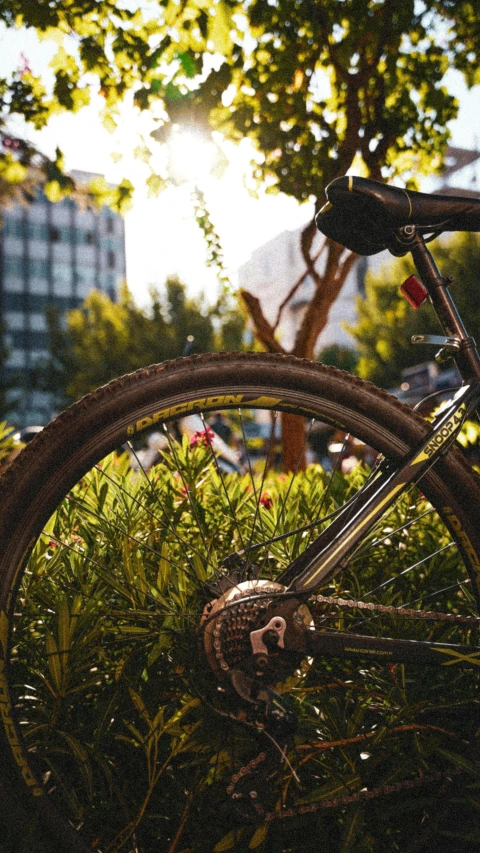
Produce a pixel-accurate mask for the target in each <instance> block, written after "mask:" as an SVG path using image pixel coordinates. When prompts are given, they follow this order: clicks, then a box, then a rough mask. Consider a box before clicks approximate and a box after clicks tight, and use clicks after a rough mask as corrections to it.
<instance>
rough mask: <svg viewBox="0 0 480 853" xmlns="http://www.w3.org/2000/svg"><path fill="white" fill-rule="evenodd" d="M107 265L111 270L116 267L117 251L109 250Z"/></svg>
mask: <svg viewBox="0 0 480 853" xmlns="http://www.w3.org/2000/svg"><path fill="white" fill-rule="evenodd" d="M107 266H108V269H109V270H114V269H115V252H112V251H109V252H107Z"/></svg>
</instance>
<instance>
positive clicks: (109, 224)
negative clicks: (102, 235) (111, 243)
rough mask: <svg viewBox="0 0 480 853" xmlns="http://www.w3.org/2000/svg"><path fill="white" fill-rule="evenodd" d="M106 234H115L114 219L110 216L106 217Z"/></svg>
mask: <svg viewBox="0 0 480 853" xmlns="http://www.w3.org/2000/svg"><path fill="white" fill-rule="evenodd" d="M107 234H115V221H114V219H113V218H112V217H111V216H109V217H108V218H107Z"/></svg>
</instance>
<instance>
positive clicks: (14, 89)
mask: <svg viewBox="0 0 480 853" xmlns="http://www.w3.org/2000/svg"><path fill="white" fill-rule="evenodd" d="M236 6H237V3H236V2H234V0H203V2H202V0H201V2H198V0H184V2H182V3H181V4H178V3H175V2H174V0H167V2H160V0H147V2H146V3H143V4H142V5H141V8H137V7H136V6H135V4H134V5H133V6H131V4H119V3H117V2H115V0H51V2H47V0H39V2H36V3H32V2H30V0H3V2H2V3H1V5H0V22H1V23H3V24H4V25H5V27H7V28H11V27H24V28H26V29H34V30H35V31H36V32H37V33H38V35H39V37H40V38H42V39H50V40H51V41H52V42H54V43H56V45H57V50H56V53H55V55H54V57H53V59H52V61H51V64H50V70H51V78H52V81H51V84H49V83H48V82H46V81H45V79H42V77H40V76H35V74H34V73H33V71H32V68H31V67H30V63H29V60H28V57H25V58H24V59H23V60H22V62H21V64H20V67H18V68H15V69H13V70H12V73H11V74H10V75H9V76H8V77H4V78H0V200H1V198H2V197H3V199H5V198H6V197H7V196H8V195H9V193H10V192H11V193H12V194H13V195H14V197H18V195H19V194H21V193H22V192H23V190H24V189H25V191H26V192H27V193H28V192H29V191H30V184H31V182H32V180H33V179H34V178H37V179H38V180H43V179H44V178H46V184H45V191H46V193H47V195H48V196H49V197H50V198H51V199H52V200H56V198H58V197H59V195H61V194H62V193H70V192H72V191H73V190H74V189H75V187H74V184H73V182H72V180H71V179H70V178H69V177H68V176H66V175H65V174H64V172H63V167H62V156H61V152H60V151H57V154H56V157H55V158H54V159H53V160H52V159H49V158H47V157H45V156H44V155H41V154H40V153H39V152H38V150H37V149H36V148H35V146H34V145H32V144H30V143H28V142H26V141H25V139H22V138H19V137H18V135H16V134H12V127H13V126H15V125H17V124H18V117H21V118H22V119H24V120H25V121H26V122H27V124H29V125H31V126H33V127H34V128H35V129H36V130H40V129H42V128H43V127H45V125H46V124H47V123H48V121H49V119H50V118H51V116H52V115H57V114H58V113H61V112H65V111H67V112H73V113H76V112H78V111H79V110H80V109H81V108H82V107H84V106H86V105H87V104H89V103H90V102H91V99H92V96H94V95H100V96H101V98H102V99H103V103H104V120H105V123H106V126H107V127H109V128H110V129H112V128H114V127H115V124H116V120H117V108H118V106H119V105H120V104H121V102H122V101H123V100H124V99H125V98H126V97H127V96H130V95H133V102H134V104H135V106H136V107H137V108H138V109H139V110H146V109H150V108H153V109H154V110H155V111H156V113H157V114H158V115H160V114H161V113H162V96H163V97H165V98H168V97H170V96H173V97H175V92H176V90H177V87H178V86H180V85H181V86H185V85H187V84H188V81H189V80H191V79H192V78H193V77H195V76H196V75H197V74H199V73H201V71H202V64H203V59H204V58H206V57H209V56H212V55H214V54H218V53H221V54H222V55H224V56H227V55H228V52H229V48H230V44H231V36H230V33H231V32H232V31H233V30H235V23H234V21H233V19H232V14H233V11H234V10H235V8H236ZM137 153H138V156H139V157H141V158H142V159H144V158H145V146H144V145H142V144H139V146H138V151H137ZM32 167H33V172H32ZM160 183H161V182H160ZM149 185H150V186H151V188H152V189H158V188H159V176H158V175H156V174H155V173H154V171H153V170H152V172H151V174H150V177H149ZM132 191H133V186H132V184H131V182H130V181H129V180H127V179H125V180H124V181H122V182H121V183H120V185H119V187H118V188H117V189H116V190H115V191H114V192H112V191H111V190H110V191H109V189H108V187H107V185H106V184H101V182H99V181H97V182H96V184H95V187H94V192H95V193H96V194H97V195H99V196H100V197H103V196H105V195H106V196H107V198H108V200H109V202H110V203H111V204H114V205H116V206H117V207H119V208H122V207H124V206H125V204H126V203H128V201H129V199H130V197H131V194H132Z"/></svg>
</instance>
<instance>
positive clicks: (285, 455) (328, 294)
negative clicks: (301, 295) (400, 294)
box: [241, 221, 358, 471]
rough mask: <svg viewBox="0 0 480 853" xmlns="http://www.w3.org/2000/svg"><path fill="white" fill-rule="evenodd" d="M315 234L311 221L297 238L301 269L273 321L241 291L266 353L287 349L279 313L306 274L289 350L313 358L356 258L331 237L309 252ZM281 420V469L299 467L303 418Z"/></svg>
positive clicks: (257, 302)
mask: <svg viewBox="0 0 480 853" xmlns="http://www.w3.org/2000/svg"><path fill="white" fill-rule="evenodd" d="M315 233H316V228H315V223H314V222H313V221H312V222H310V223H308V225H307V226H306V227H305V229H304V230H303V232H302V234H301V238H300V251H301V254H302V258H303V260H304V263H305V270H304V272H303V273H302V274H301V275H300V276H299V277H298V278H297V280H296V281H295V282H293V283H292V287H291V288H290V290H289V292H288V294H287V295H286V297H285V298H284V299H283V301H282V302H281V304H280V306H279V309H278V312H277V316H276V318H275V320H274V321H270V320H268V319H267V317H266V316H265V313H264V311H263V308H262V305H261V302H260V299H259V298H258V297H257V296H254V295H253V293H250V292H249V291H248V290H242V291H241V295H242V298H243V300H244V302H245V305H246V307H247V310H248V313H249V314H250V317H251V319H252V323H253V326H254V330H255V335H256V337H257V339H258V340H259V341H260V342H261V343H262V344H263V346H264V347H265V348H266V349H267V350H269V351H270V352H279V353H286V352H287V350H285V349H284V347H283V346H282V343H281V341H280V340H279V339H278V337H277V334H278V329H279V325H280V321H281V318H282V314H283V312H284V310H285V308H286V307H287V305H288V304H289V302H290V300H291V299H292V297H293V296H294V295H295V294H296V293H297V291H298V289H299V287H300V286H301V285H302V283H303V281H304V280H305V279H306V277H307V276H310V277H311V279H312V280H313V282H314V284H315V291H314V294H313V296H312V298H311V300H310V302H309V304H308V305H307V306H306V308H305V311H304V314H303V318H302V320H301V322H300V325H299V327H298V329H297V334H296V336H295V342H294V345H293V347H292V349H291V350H290V352H291V354H292V355H295V356H297V357H298V358H309V359H313V358H314V349H315V343H316V341H317V339H318V336H319V334H320V332H321V331H322V329H323V328H324V327H325V324H326V323H327V321H328V314H329V310H330V307H331V305H332V303H333V302H334V301H335V299H336V297H337V296H338V294H339V292H340V290H341V288H342V286H343V284H344V282H345V279H346V277H347V275H348V273H349V272H350V270H351V269H352V266H353V264H354V263H355V261H356V259H357V257H358V255H355V254H354V253H353V252H347V253H346V255H345V249H344V248H343V246H340V245H339V244H338V243H334V242H333V241H332V240H325V242H324V243H323V244H322V246H321V248H320V250H319V251H318V252H317V253H316V254H315V253H313V251H312V242H313V237H314V235H315ZM320 255H324V256H325V264H324V267H323V272H322V273H320V272H319V271H318V269H317V267H316V263H317V261H318V260H319V258H320ZM281 423H282V459H283V468H284V470H285V471H295V470H297V469H298V470H301V469H303V468H305V465H306V459H305V449H306V448H305V418H302V417H299V416H298V415H292V414H290V413H288V412H287V413H284V414H282V421H281Z"/></svg>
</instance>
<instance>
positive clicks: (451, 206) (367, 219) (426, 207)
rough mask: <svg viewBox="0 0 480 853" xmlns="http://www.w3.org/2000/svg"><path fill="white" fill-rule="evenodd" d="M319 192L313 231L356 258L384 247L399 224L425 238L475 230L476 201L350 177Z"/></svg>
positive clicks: (479, 208)
mask: <svg viewBox="0 0 480 853" xmlns="http://www.w3.org/2000/svg"><path fill="white" fill-rule="evenodd" d="M325 192H326V196H327V199H328V202H327V204H325V205H324V207H322V209H321V210H320V211H319V212H318V213H317V215H316V217H315V222H316V225H317V228H318V229H319V231H321V232H322V234H325V236H326V237H330V238H331V239H332V240H335V242H336V243H341V244H342V245H343V246H346V248H347V249H351V250H352V251H353V252H357V253H358V254H359V255H375V254H376V253H377V252H381V251H383V249H387V248H389V246H390V245H391V244H392V238H393V233H394V231H396V230H397V228H402V227H404V226H405V225H415V226H417V228H418V229H419V230H420V231H422V232H423V233H425V234H426V233H430V232H438V233H440V232H441V231H480V199H475V198H462V197H461V196H446V195H430V194H428V193H418V192H412V191H411V190H405V189H402V188H401V187H394V186H391V185H390V184H381V183H379V182H378V181H372V180H370V179H369V178H358V177H354V176H353V175H344V177H342V178H336V179H335V180H334V181H332V182H331V183H330V184H329V185H328V187H327V189H326V191H325Z"/></svg>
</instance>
